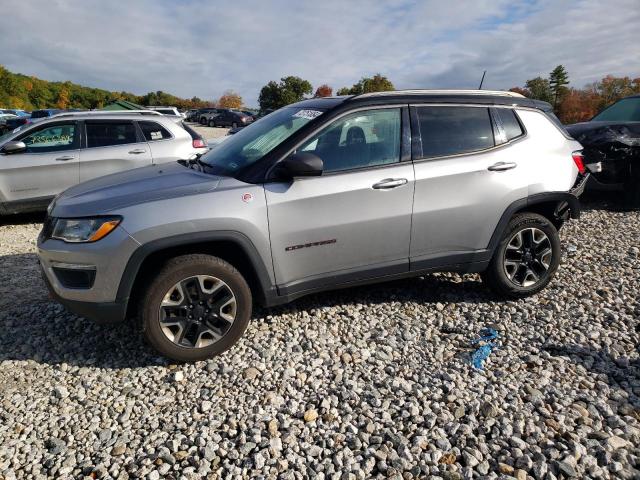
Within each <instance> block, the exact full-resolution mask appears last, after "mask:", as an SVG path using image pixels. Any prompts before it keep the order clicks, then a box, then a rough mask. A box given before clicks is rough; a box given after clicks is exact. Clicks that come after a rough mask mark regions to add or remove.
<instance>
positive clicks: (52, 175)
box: [0, 110, 208, 215]
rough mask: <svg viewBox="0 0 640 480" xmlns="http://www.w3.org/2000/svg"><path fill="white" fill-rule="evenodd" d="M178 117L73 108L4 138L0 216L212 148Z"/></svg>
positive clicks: (0, 148) (1, 139)
mask: <svg viewBox="0 0 640 480" xmlns="http://www.w3.org/2000/svg"><path fill="white" fill-rule="evenodd" d="M181 120H182V119H181V118H180V117H179V118H178V119H175V118H172V117H167V116H163V115H161V114H159V113H156V112H152V111H148V110H145V111H129V112H109V111H97V112H74V113H71V112H68V113H60V114H57V115H53V116H51V117H49V118H47V119H46V120H42V121H40V122H38V123H36V124H34V125H25V126H23V127H20V128H18V129H15V130H14V131H13V132H11V133H9V134H7V135H5V136H2V137H0V215H2V214H9V213H19V212H25V211H33V210H44V209H45V208H46V207H47V205H48V204H49V202H51V199H52V198H53V197H54V196H55V195H57V194H59V193H60V192H62V191H63V190H65V189H67V188H69V187H72V186H74V185H77V184H78V183H80V182H84V181H86V180H89V179H92V178H95V177H100V176H102V175H107V174H109V173H114V172H119V171H122V170H129V169H132V168H137V167H142V166H146V165H152V164H160V163H166V162H175V161H176V160H179V159H188V158H190V157H191V156H193V155H194V154H198V153H204V152H206V151H207V150H208V148H207V145H206V143H205V142H204V140H203V139H202V137H200V136H199V135H198V134H197V133H195V132H194V131H193V130H191V129H190V128H189V127H186V126H183V125H181V124H180V123H178V122H179V121H181Z"/></svg>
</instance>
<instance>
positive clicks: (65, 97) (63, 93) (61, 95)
mask: <svg viewBox="0 0 640 480" xmlns="http://www.w3.org/2000/svg"><path fill="white" fill-rule="evenodd" d="M56 108H59V109H61V110H65V109H67V108H69V90H68V89H67V88H66V87H62V88H61V89H60V91H59V92H58V100H57V101H56Z"/></svg>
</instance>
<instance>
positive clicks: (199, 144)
mask: <svg viewBox="0 0 640 480" xmlns="http://www.w3.org/2000/svg"><path fill="white" fill-rule="evenodd" d="M192 144H193V148H205V147H206V146H207V144H206V143H204V140H202V139H201V138H194V139H193V142H192Z"/></svg>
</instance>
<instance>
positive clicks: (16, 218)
mask: <svg viewBox="0 0 640 480" xmlns="http://www.w3.org/2000/svg"><path fill="white" fill-rule="evenodd" d="M45 216H46V213H45V212H33V213H19V214H13V215H0V227H3V226H5V225H27V224H30V223H42V222H44V218H45Z"/></svg>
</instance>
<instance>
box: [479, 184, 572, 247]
mask: <svg viewBox="0 0 640 480" xmlns="http://www.w3.org/2000/svg"><path fill="white" fill-rule="evenodd" d="M542 203H551V204H556V210H557V208H558V207H559V206H561V205H562V204H563V203H566V204H567V205H568V206H569V214H570V215H571V218H574V219H577V218H580V213H581V207H580V200H578V197H576V196H575V195H574V194H572V193H570V192H548V193H537V194H534V195H530V196H528V197H526V198H521V199H520V200H516V201H515V202H513V203H512V204H511V205H509V206H508V207H507V209H506V210H505V211H504V213H503V214H502V217H500V221H499V222H498V225H497V226H496V228H495V230H494V231H493V235H492V236H491V240H489V245H488V247H487V249H488V250H489V251H490V252H492V254H493V252H494V251H495V249H496V248H497V246H498V243H500V240H501V239H502V235H503V234H504V231H505V229H506V228H507V225H508V223H509V220H511V217H513V215H515V214H516V213H517V212H518V211H520V210H523V209H526V208H527V207H531V206H534V205H540V204H542ZM550 220H551V219H550Z"/></svg>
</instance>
